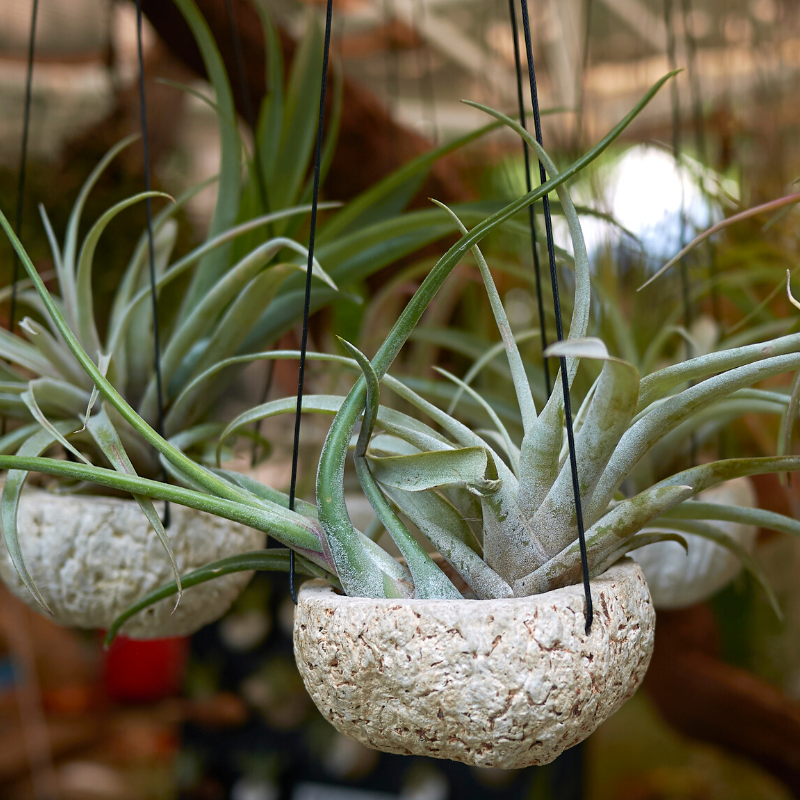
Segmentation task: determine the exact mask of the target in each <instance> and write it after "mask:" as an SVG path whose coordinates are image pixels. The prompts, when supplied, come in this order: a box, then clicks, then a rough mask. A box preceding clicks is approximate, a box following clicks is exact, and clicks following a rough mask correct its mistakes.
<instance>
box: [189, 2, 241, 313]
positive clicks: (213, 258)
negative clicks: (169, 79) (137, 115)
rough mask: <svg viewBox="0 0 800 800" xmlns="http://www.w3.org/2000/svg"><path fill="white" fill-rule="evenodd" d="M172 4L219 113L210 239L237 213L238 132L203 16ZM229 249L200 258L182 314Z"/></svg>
mask: <svg viewBox="0 0 800 800" xmlns="http://www.w3.org/2000/svg"><path fill="white" fill-rule="evenodd" d="M175 3H176V5H177V6H178V8H179V9H180V11H181V14H183V17H184V19H185V20H186V22H187V23H188V24H189V27H190V28H191V29H192V38H193V39H194V41H195V42H196V44H197V47H198V48H199V50H200V54H201V56H202V58H203V63H204V65H205V69H206V74H207V75H208V78H209V81H210V82H211V85H212V87H213V89H214V97H215V99H216V102H217V105H218V106H219V108H220V111H221V112H222V113H221V115H220V116H219V117H218V119H219V125H218V127H219V140H220V167H219V189H218V192H217V202H216V205H215V207H214V216H213V218H212V220H211V225H210V227H209V234H208V235H209V238H213V237H215V236H217V235H218V234H220V233H222V232H223V231H225V230H227V229H229V228H230V227H232V226H233V225H234V224H235V222H236V217H237V215H238V213H239V200H240V189H241V180H242V171H241V159H240V149H239V136H238V132H236V131H234V130H231V129H230V127H229V126H228V125H227V124H226V123H225V120H224V118H223V117H224V116H227V117H229V118H231V119H236V110H235V107H234V103H233V94H232V92H231V87H230V83H229V82H228V75H227V72H226V70H225V64H224V62H223V61H222V58H221V56H220V54H219V50H218V49H217V46H216V44H215V42H214V37H213V36H212V34H211V31H210V30H209V27H208V24H207V23H206V21H205V19H204V18H203V15H202V14H201V13H200V11H199V10H198V8H197V6H196V5H195V3H194V2H193V0H175ZM228 251H229V247H228V246H225V245H223V246H222V247H220V248H219V249H217V250H215V251H213V252H210V253H209V254H208V255H207V256H205V257H204V258H203V259H202V260H201V261H200V263H199V264H198V267H197V271H196V272H195V274H194V275H193V276H192V281H191V283H190V285H189V289H188V291H187V292H186V295H185V297H184V302H183V305H182V310H181V316H183V315H185V314H186V313H189V312H190V311H191V310H192V309H193V308H194V307H195V306H196V305H197V303H198V302H199V301H200V299H201V298H203V297H204V296H205V294H206V292H207V291H208V290H209V288H210V287H211V286H212V285H213V284H214V283H215V282H216V281H217V280H218V279H219V277H220V275H222V274H223V273H224V272H225V270H226V269H227V266H228V255H229V254H228Z"/></svg>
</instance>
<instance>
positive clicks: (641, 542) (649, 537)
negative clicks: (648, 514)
mask: <svg viewBox="0 0 800 800" xmlns="http://www.w3.org/2000/svg"><path fill="white" fill-rule="evenodd" d="M656 542H677V543H678V544H679V545H680V546H681V547H682V548H683V549H684V550H685V551H686V552H687V553H688V552H689V545H688V543H687V542H686V539H684V538H683V536H681V535H680V534H677V533H666V532H665V533H637V534H636V536H632V537H631V538H630V539H628V541H627V542H625V544H624V545H622V547H620V548H619V550H615V551H614V552H613V553H612V554H611V555H610V556H607V557H606V558H604V559H603V560H602V561H601V562H600V563H599V564H597V566H595V567H594V569H592V570H591V571H590V572H589V577H590V578H597V577H599V576H600V575H602V574H603V573H604V572H605V571H606V570H607V569H609V568H610V567H613V566H614V564H616V563H617V561H619V560H620V559H621V558H623V557H624V556H626V555H628V553H630V552H631V551H633V550H638V549H639V548H640V547H647V545H649V544H655V543H656Z"/></svg>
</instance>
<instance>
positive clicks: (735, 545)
mask: <svg viewBox="0 0 800 800" xmlns="http://www.w3.org/2000/svg"><path fill="white" fill-rule="evenodd" d="M669 526H670V528H675V529H676V530H678V531H682V532H684V533H693V534H694V535H695V536H701V537H702V538H703V539H709V540H710V541H712V542H714V543H715V544H718V545H719V546H720V547H724V548H725V549H726V550H730V552H731V553H733V554H734V555H735V556H736V557H737V558H738V559H739V561H741V562H742V566H743V567H744V568H745V569H746V570H747V571H748V572H749V573H750V574H751V575H752V576H753V577H754V578H755V579H756V580H757V581H758V583H760V584H761V588H762V589H763V590H764V592H765V593H766V595H767V598H768V600H769V603H770V605H771V606H772V610H773V611H774V612H775V616H776V617H777V618H778V619H779V620H783V612H782V611H781V606H780V603H779V602H778V598H777V597H776V595H775V592H774V591H773V589H772V587H771V586H770V585H769V580H768V579H767V576H766V575H765V573H764V570H763V569H761V566H760V565H759V563H758V562H757V561H756V560H755V559H754V558H753V556H751V555H750V553H749V552H748V551H747V548H746V547H745V546H744V545H743V544H742V543H741V542H740V541H739V540H738V539H734V538H733V537H732V536H729V535H728V534H727V533H725V532H724V531H721V530H720V529H719V528H717V527H715V526H714V525H707V524H706V523H704V522H697V521H692V520H683V519H681V520H678V519H671V520H670V521H669Z"/></svg>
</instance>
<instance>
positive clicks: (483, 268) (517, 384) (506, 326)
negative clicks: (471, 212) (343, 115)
mask: <svg viewBox="0 0 800 800" xmlns="http://www.w3.org/2000/svg"><path fill="white" fill-rule="evenodd" d="M434 202H436V205H438V206H439V207H440V208H443V209H444V210H445V211H446V212H447V213H448V214H449V215H450V217H451V218H452V219H453V221H454V222H455V223H456V225H457V226H458V229H459V230H460V231H461V233H462V234H466V233H467V229H466V228H465V227H464V225H463V224H462V222H461V220H460V219H459V218H458V217H457V216H456V215H455V213H454V212H452V211H451V210H450V209H449V208H448V207H447V206H445V205H443V204H442V203H439V202H437V201H434ZM472 254H473V255H474V256H475V260H476V261H477V262H478V269H479V270H480V273H481V278H483V283H484V285H485V287H486V293H487V295H488V296H489V304H490V305H491V308H492V314H493V315H494V320H495V324H496V325H497V330H498V331H499V332H500V338H501V339H502V340H503V345H504V347H505V351H506V358H507V359H508V366H509V367H510V369H511V377H512V380H513V382H514V391H515V393H516V395H517V402H518V403H519V409H520V413H521V415H522V427H523V429H524V431H525V432H526V433H528V432H529V431H530V430H531V428H532V427H533V425H534V423H535V422H536V406H535V405H534V403H533V395H532V394H531V387H530V385H529V383H528V375H527V373H526V372H525V367H524V366H523V364H522V356H520V353H519V348H518V347H517V343H516V341H515V340H514V334H513V333H512V331H511V324H510V323H509V321H508V317H507V316H506V312H505V309H504V308H503V302H502V300H500V294H499V292H498V291H497V287H496V286H495V284H494V278H492V273H491V272H490V271H489V267H488V265H487V264H486V259H485V258H484V257H483V253H481V251H480V248H479V247H478V246H477V245H476V246H475V247H473V248H472ZM465 388H466V387H465ZM501 433H502V431H501ZM509 455H510V453H509Z"/></svg>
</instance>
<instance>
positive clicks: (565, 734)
mask: <svg viewBox="0 0 800 800" xmlns="http://www.w3.org/2000/svg"><path fill="white" fill-rule="evenodd" d="M592 599H593V601H594V604H595V608H596V609H597V613H596V615H595V618H594V623H593V625H592V630H591V633H590V634H589V635H588V636H587V635H586V633H585V631H584V625H585V618H584V607H585V600H584V595H583V588H582V587H581V586H569V587H566V588H564V589H556V590H555V591H552V592H547V593H546V594H541V595H535V596H533V597H521V598H511V599H504V600H488V601H462V600H373V599H368V598H359V597H355V598H351V597H345V596H343V595H339V594H336V592H335V591H334V590H333V589H332V588H331V587H330V586H329V585H326V584H324V583H323V582H322V581H313V582H311V583H307V584H305V585H304V586H303V587H302V588H301V590H300V594H299V597H298V607H297V611H296V614H295V625H294V648H295V658H296V660H297V665H298V668H299V670H300V674H301V675H302V677H303V681H304V683H305V686H306V689H307V691H308V693H309V694H310V695H311V697H312V698H313V700H314V702H315V703H316V705H317V707H318V708H319V710H320V711H321V712H322V715H323V716H324V717H325V718H326V719H327V720H328V721H329V722H330V723H332V724H333V725H334V726H335V727H336V728H337V729H338V730H339V731H341V732H342V733H344V734H346V735H347V736H350V737H352V738H354V739H357V740H358V741H359V742H361V743H362V744H365V745H367V746H369V747H373V748H376V749H378V750H383V751H384V752H388V753H400V754H405V755H421V756H431V757H434V758H449V759H453V760H455V761H462V762H464V763H466V764H474V765H476V766H481V767H500V768H505V769H515V768H521V767H528V766H532V765H536V764H547V763H549V762H550V761H552V760H553V759H554V758H556V757H557V756H558V755H559V754H560V753H561V752H563V751H564V750H565V749H566V748H568V747H571V746H572V745H575V744H577V743H578V742H580V741H582V740H583V739H585V738H586V737H587V736H588V735H589V734H590V733H592V731H594V730H595V728H597V726H598V725H599V724H600V723H601V722H603V720H605V719H606V718H608V717H609V716H611V714H613V713H614V712H615V711H616V710H617V709H618V708H619V707H620V706H621V705H622V704H623V703H624V702H625V701H626V700H627V699H628V698H629V697H630V696H631V695H632V694H633V693H634V692H635V691H636V688H637V687H638V686H639V684H640V683H641V681H642V678H643V677H644V674H645V671H646V670H647V666H648V664H649V662H650V656H651V655H652V652H653V637H654V626H655V613H654V611H653V605H652V602H651V600H650V593H649V592H648V590H647V585H646V583H645V581H644V578H643V576H642V573H641V570H640V569H639V568H638V566H636V565H635V564H633V563H632V562H630V561H623V562H620V563H618V564H616V565H615V566H613V567H611V569H609V570H608V571H607V572H606V573H605V574H604V575H603V576H601V577H600V578H597V579H595V580H593V581H592Z"/></svg>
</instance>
